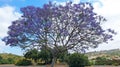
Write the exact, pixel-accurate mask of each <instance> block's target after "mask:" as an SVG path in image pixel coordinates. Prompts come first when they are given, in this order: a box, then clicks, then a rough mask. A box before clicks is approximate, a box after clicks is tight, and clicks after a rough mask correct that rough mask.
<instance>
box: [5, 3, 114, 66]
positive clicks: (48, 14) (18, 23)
mask: <svg viewBox="0 0 120 67" xmlns="http://www.w3.org/2000/svg"><path fill="white" fill-rule="evenodd" d="M93 9H94V8H93V6H92V5H91V4H90V3H79V4H73V3H72V2H68V3H66V5H58V4H55V3H51V2H50V3H49V4H45V5H44V6H43V7H42V8H41V7H34V6H27V7H24V8H21V12H22V13H23V15H22V16H21V18H20V19H18V20H15V21H13V22H12V25H10V26H9V27H8V28H9V31H8V36H6V37H4V39H3V41H4V42H5V43H6V44H7V45H10V46H20V47H21V48H23V49H24V48H26V49H27V48H29V47H30V48H33V47H35V48H36V47H37V48H40V47H41V46H45V47H46V49H47V48H50V50H51V52H52V56H53V62H54V58H55V57H56V55H58V54H59V53H61V52H64V51H66V50H77V51H83V50H84V49H88V48H89V47H93V48H95V47H97V46H98V44H101V43H103V42H108V40H112V35H113V34H112V33H115V32H114V31H113V30H111V29H106V30H104V29H103V28H102V26H101V23H102V22H104V21H106V19H105V18H104V17H102V16H100V15H97V14H96V13H95V12H93ZM59 46H62V47H64V49H59V48H58V47H59ZM52 65H54V63H53V64H52ZM52 67H53V66H52Z"/></svg>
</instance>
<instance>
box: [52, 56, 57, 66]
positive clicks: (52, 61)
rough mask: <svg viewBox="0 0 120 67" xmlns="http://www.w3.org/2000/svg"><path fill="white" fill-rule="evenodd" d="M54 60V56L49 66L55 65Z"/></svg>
mask: <svg viewBox="0 0 120 67" xmlns="http://www.w3.org/2000/svg"><path fill="white" fill-rule="evenodd" d="M55 60H56V58H55V57H53V59H52V63H51V67H54V65H55Z"/></svg>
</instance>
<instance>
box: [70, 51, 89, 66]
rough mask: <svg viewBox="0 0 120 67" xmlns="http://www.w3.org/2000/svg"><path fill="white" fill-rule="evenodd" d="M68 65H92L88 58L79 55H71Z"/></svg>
mask: <svg viewBox="0 0 120 67" xmlns="http://www.w3.org/2000/svg"><path fill="white" fill-rule="evenodd" d="M68 64H69V67H84V66H88V65H90V63H89V60H88V57H87V56H85V55H83V54H79V53H74V54H71V55H70V56H69V61H68Z"/></svg>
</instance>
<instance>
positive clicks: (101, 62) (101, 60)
mask: <svg viewBox="0 0 120 67" xmlns="http://www.w3.org/2000/svg"><path fill="white" fill-rule="evenodd" d="M106 62H107V59H106V58H105V57H97V58H96V63H95V64H96V65H106Z"/></svg>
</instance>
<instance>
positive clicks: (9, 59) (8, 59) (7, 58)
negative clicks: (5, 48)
mask: <svg viewBox="0 0 120 67" xmlns="http://www.w3.org/2000/svg"><path fill="white" fill-rule="evenodd" d="M22 58H23V57H22V56H18V55H14V54H7V53H2V54H0V64H15V63H16V62H17V60H19V59H22Z"/></svg>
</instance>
